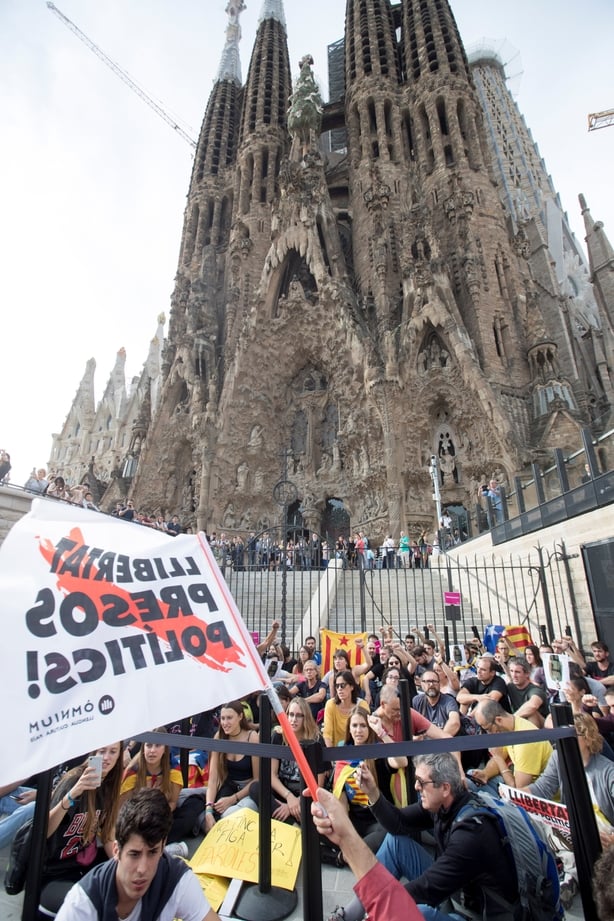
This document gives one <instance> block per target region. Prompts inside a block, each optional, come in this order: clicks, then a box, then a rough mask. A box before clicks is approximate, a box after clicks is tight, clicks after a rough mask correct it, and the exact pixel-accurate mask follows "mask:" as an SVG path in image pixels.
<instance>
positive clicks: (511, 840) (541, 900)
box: [454, 791, 565, 921]
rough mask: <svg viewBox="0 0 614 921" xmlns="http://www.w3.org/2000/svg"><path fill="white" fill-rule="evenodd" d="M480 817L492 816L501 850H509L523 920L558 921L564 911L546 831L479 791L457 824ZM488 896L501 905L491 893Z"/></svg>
mask: <svg viewBox="0 0 614 921" xmlns="http://www.w3.org/2000/svg"><path fill="white" fill-rule="evenodd" d="M480 816H494V818H495V819H496V821H497V823H498V825H499V830H500V832H501V839H502V842H503V846H504V848H509V850H510V852H511V855H512V858H513V860H514V865H515V867H516V875H517V877H518V894H519V900H520V906H521V916H520V917H521V918H522V919H523V921H561V919H562V918H564V916H565V915H564V911H563V908H562V906H561V902H560V898H559V895H560V890H559V875H558V870H557V866H556V861H555V859H554V855H553V854H552V852H551V850H550V848H549V847H548V843H547V839H546V835H545V832H544V831H542V829H541V827H540V826H539V824H538V823H537V822H535V823H534V822H532V821H531V819H530V817H529V815H528V814H527V813H526V812H525V811H524V809H521V808H520V807H519V806H515V805H514V804H513V803H509V802H506V801H505V800H502V799H499V797H497V796H493V795H491V794H489V793H486V792H482V791H480V792H479V793H476V794H474V795H473V796H472V799H471V802H469V803H467V805H466V806H463V807H462V809H460V810H459V812H458V814H457V816H456V817H455V819H454V824H456V823H457V822H466V821H471V820H472V819H473V820H475V821H476V822H479V821H480ZM488 895H489V896H490V897H491V898H494V899H495V901H499V902H500V903H501V902H502V899H501V896H499V895H498V894H497V893H496V892H493V891H492V890H488Z"/></svg>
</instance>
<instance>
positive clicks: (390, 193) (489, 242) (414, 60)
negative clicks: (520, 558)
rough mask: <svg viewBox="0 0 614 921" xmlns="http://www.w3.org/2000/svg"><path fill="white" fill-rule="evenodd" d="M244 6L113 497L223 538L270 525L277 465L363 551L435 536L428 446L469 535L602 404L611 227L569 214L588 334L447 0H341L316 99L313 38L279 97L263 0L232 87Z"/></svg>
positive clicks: (281, 65) (271, 3)
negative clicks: (329, 87)
mask: <svg viewBox="0 0 614 921" xmlns="http://www.w3.org/2000/svg"><path fill="white" fill-rule="evenodd" d="M294 5H295V0H293V6H294ZM243 6H244V3H243V2H242V0H234V2H233V0H231V2H229V3H228V6H227V12H228V16H229V24H228V28H227V33H226V44H225V46H224V48H223V50H222V56H221V65H220V69H219V72H218V77H217V80H216V82H215V85H214V87H213V91H212V93H211V97H210V99H209V103H208V105H207V110H206V113H205V117H204V120H203V125H202V129H201V134H200V138H199V142H198V148H197V151H196V156H195V161H194V169H193V172H192V177H191V181H190V188H189V193H188V201H187V206H186V212H185V224H184V230H183V237H182V243H181V254H180V260H179V266H178V270H177V279H176V287H175V291H174V293H173V298H172V310H171V322H170V329H169V338H168V343H167V346H166V349H165V357H164V368H163V378H164V384H163V388H162V392H161V394H160V398H159V400H158V403H157V409H156V410H155V412H154V413H153V419H152V421H151V423H150V424H149V427H148V428H147V430H146V431H145V430H143V442H142V446H141V448H140V456H139V460H138V471H137V474H136V476H135V478H134V480H133V482H132V487H131V488H132V493H133V495H134V497H135V499H136V501H137V503H138V505H139V507H140V508H144V509H149V510H151V511H156V510H157V509H158V508H162V511H163V513H164V514H169V513H173V512H177V513H178V514H179V515H180V516H181V518H182V522H183V524H184V525H191V526H193V527H198V528H202V529H205V530H207V531H209V532H210V533H211V532H213V531H217V532H218V533H219V532H220V531H222V530H223V531H225V532H226V533H227V534H229V535H230V534H241V535H242V536H244V535H245V533H246V532H249V531H251V530H253V531H254V532H257V531H261V530H264V529H266V528H267V527H269V526H272V525H274V524H276V523H277V521H278V520H279V506H278V505H277V504H276V502H275V499H274V488H275V486H276V484H277V482H278V480H279V476H280V469H281V467H282V461H281V458H282V457H283V459H284V460H283V467H284V469H285V471H286V475H287V477H288V479H290V480H291V481H292V483H293V485H294V487H295V488H296V499H295V501H294V503H293V504H292V505H291V506H290V507H289V508H288V509H287V511H288V518H289V520H290V521H292V522H294V523H295V524H297V525H299V526H300V527H302V528H304V529H305V531H306V532H307V531H315V532H317V533H319V534H321V535H323V536H326V537H327V538H328V540H329V542H330V543H331V546H332V542H334V540H335V539H336V537H337V536H338V535H339V534H340V533H342V534H344V535H347V534H348V533H351V532H352V531H354V530H358V529H360V530H364V531H365V532H366V533H368V535H369V537H371V538H372V539H373V540H374V541H375V542H379V541H380V540H381V539H383V537H384V535H385V534H386V533H391V534H392V535H393V537H394V538H395V539H397V538H398V535H399V531H400V529H401V528H402V529H404V530H405V531H407V532H409V533H410V534H411V536H416V537H417V536H418V535H419V533H420V531H421V530H422V529H426V530H427V532H428V533H429V534H432V533H433V526H434V522H433V501H432V483H431V480H430V476H429V473H428V464H429V462H430V458H431V457H432V456H433V455H435V456H436V457H437V459H438V462H439V469H440V480H441V483H440V486H441V492H442V497H443V502H444V503H445V504H446V506H447V507H449V508H451V509H452V511H453V512H454V514H455V515H456V516H457V518H456V520H457V521H458V523H459V528H460V529H461V530H463V531H467V532H469V531H470V528H471V519H472V516H473V517H475V516H474V512H475V497H476V493H477V488H478V484H479V483H481V482H484V481H485V480H487V479H490V478H491V477H492V476H493V475H495V476H497V478H498V479H499V481H500V482H501V483H502V484H503V485H504V486H509V485H510V484H511V483H512V481H513V477H514V476H517V475H523V474H524V472H525V471H526V470H527V466H528V465H529V464H530V463H532V462H534V461H536V460H539V459H540V458H543V457H544V456H545V455H544V452H546V451H547V450H548V449H549V448H550V447H551V446H553V445H556V446H558V447H562V448H564V449H566V450H569V452H570V453H571V452H572V451H574V450H575V449H576V448H577V447H578V444H579V442H580V436H579V429H580V428H581V427H582V426H583V425H592V427H593V430H597V428H598V426H599V425H600V424H602V422H603V419H604V418H606V412H607V408H608V406H611V403H612V396H611V395H612V388H611V386H610V384H609V383H608V380H607V379H608V376H609V375H610V364H611V363H609V361H608V358H607V356H608V355H609V356H610V357H611V347H610V343H609V341H606V338H605V336H606V335H609V334H610V333H609V332H608V330H610V331H611V326H612V322H611V320H612V317H613V316H614V313H613V312H612V311H613V309H614V308H613V304H612V301H613V300H614V291H612V288H611V285H610V282H609V281H608V279H609V276H610V275H611V274H612V272H611V261H612V259H611V255H612V251H611V248H608V247H609V244H607V238H606V237H605V234H604V233H603V232H602V229H601V228H600V226H599V225H596V224H593V222H592V219H591V218H590V214H589V213H588V209H586V208H585V221H586V226H587V233H588V234H589V249H590V250H591V271H592V273H593V277H594V279H595V284H596V286H597V287H598V298H597V300H598V303H599V307H600V310H601V314H602V316H603V317H606V318H609V325H608V330H606V329H605V323H604V336H603V337H601V338H600V335H601V334H600V332H599V331H598V330H597V331H596V332H595V333H594V334H591V336H592V338H591V339H590V342H589V338H588V334H585V333H584V332H580V333H579V334H576V333H574V331H573V328H572V321H573V318H572V317H571V314H570V310H569V294H568V292H566V290H563V289H562V288H561V286H560V285H559V283H558V281H557V277H556V274H555V273H554V272H553V271H551V270H549V268H548V265H549V259H548V255H547V253H546V249H545V246H544V240H543V236H542V235H541V234H540V229H539V227H538V225H537V223H536V221H535V220H533V219H531V220H527V219H526V217H525V216H524V214H520V213H517V214H516V215H515V217H514V219H512V218H511V217H510V213H509V209H507V208H506V203H505V201H502V200H501V197H500V185H498V184H497V183H496V182H495V171H494V169H493V156H494V155H493V153H492V152H491V149H490V148H489V144H488V138H487V132H486V128H485V123H484V107H483V104H482V103H481V101H480V97H479V95H478V92H477V91H476V86H475V84H474V80H473V77H472V74H471V72H470V69H469V65H468V62H467V57H466V54H465V50H464V47H463V43H462V40H461V37H460V35H459V32H458V29H457V26H456V23H455V20H454V16H453V13H452V9H451V4H450V3H449V2H448V0H398V2H391V0H346V20H345V36H344V42H343V43H340V42H338V43H336V45H335V48H336V51H337V52H338V60H340V56H341V52H342V44H344V46H345V48H344V68H343V69H342V68H341V67H339V68H338V73H337V76H339V74H340V73H343V72H344V74H345V86H343V83H344V81H343V79H338V80H337V84H338V85H337V91H336V93H335V101H334V103H332V104H329V105H326V104H323V103H322V99H321V96H320V92H319V88H318V86H317V84H316V81H315V78H314V75H313V73H312V70H311V64H312V59H311V57H310V55H309V51H310V50H312V51H313V50H315V49H308V48H305V49H301V53H302V54H303V55H304V56H303V57H302V59H301V61H300V64H299V62H298V61H295V62H293V66H294V67H297V66H299V67H300V76H299V78H298V80H297V82H296V85H295V88H294V92H293V88H292V82H291V67H290V61H289V57H288V38H287V27H286V17H285V12H284V5H283V3H282V0H264V2H263V5H262V12H261V16H260V19H259V22H258V29H257V34H256V36H255V39H254V43H253V48H252V51H251V57H250V64H249V69H248V74H247V79H246V82H245V85H244V86H243V87H242V86H241V70H240V63H239V56H238V42H239V37H240V27H239V18H240V14H241V12H242V10H243ZM293 12H294V10H293ZM290 22H291V21H290ZM330 38H331V39H334V38H335V36H331V37H330ZM290 99H292V110H291V114H290V117H288V110H289V104H290ZM289 128H290V129H291V130H290V131H289ZM320 129H321V130H320ZM336 129H339V132H340V133H341V135H342V136H343V137H344V138H347V143H343V144H339V145H337V146H336V147H335V148H334V150H333V151H331V150H329V149H328V148H327V146H326V141H327V139H328V138H329V137H330V134H331V132H333V131H335V130H336ZM522 168H523V166H522V162H520V161H519V166H518V169H519V170H521V169H522ZM518 181H519V183H520V185H521V186H522V181H521V180H518ZM522 187H524V186H522ZM608 273H609V275H608ZM587 283H588V282H587ZM589 345H590V348H589ZM580 351H581V352H582V356H583V360H582V362H580V361H579V360H578V356H579V355H580ZM600 381H601V382H603V385H601V384H600ZM139 418H140V417H139ZM599 420H601V423H599ZM139 432H140V430H139ZM113 498H114V496H113V495H112V494H109V497H108V501H109V503H110V502H111V501H112V500H113Z"/></svg>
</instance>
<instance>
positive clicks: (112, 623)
mask: <svg viewBox="0 0 614 921" xmlns="http://www.w3.org/2000/svg"><path fill="white" fill-rule="evenodd" d="M0 591H1V594H0V597H1V599H2V608H1V613H0V618H1V624H2V632H1V637H2V639H1V644H0V674H1V675H2V686H3V689H4V694H3V701H2V704H3V707H2V717H1V726H2V737H3V739H4V745H3V746H2V747H1V748H0V785H4V784H9V783H13V782H14V781H17V780H19V779H21V778H23V777H28V776H30V775H31V774H35V773H37V772H38V771H41V770H45V769H47V768H50V767H53V766H54V765H56V764H61V763H62V762H64V761H66V760H67V759H69V758H74V757H77V756H79V755H81V754H87V752H89V751H91V750H93V749H95V748H97V747H100V746H103V745H107V744H109V743H111V742H116V741H118V740H119V739H127V738H132V737H133V736H134V735H136V734H138V733H141V732H147V731H148V730H151V729H154V728H155V727H156V726H160V725H162V724H165V723H169V722H171V721H175V720H177V719H181V718H183V717H186V716H191V715H193V714H196V713H200V712H202V711H203V710H209V709H211V708H213V707H216V706H218V705H219V704H221V703H224V702H225V701H228V700H234V699H237V698H240V697H242V696H244V695H245V694H248V693H251V692H252V691H256V690H264V689H266V688H267V687H270V682H269V681H268V678H267V676H266V673H265V671H264V668H263V666H262V663H261V661H260V658H259V656H258V653H257V651H256V648H255V646H254V644H253V641H252V639H251V637H250V635H249V633H248V632H247V629H246V627H245V624H244V623H243V621H242V619H241V616H240V614H239V612H238V610H237V607H236V605H235V603H234V600H233V598H232V596H231V594H230V592H229V590H228V587H227V585H226V582H225V580H224V578H223V576H222V574H221V572H220V570H219V568H218V566H217V563H216V562H215V560H214V558H213V554H212V553H211V550H210V549H209V546H208V544H207V541H206V539H205V537H204V535H198V536H195V535H180V536H179V537H175V538H171V537H168V536H167V535H165V534H161V533H160V532H159V531H155V530H154V529H152V528H147V527H142V526H140V525H136V524H131V523H129V522H126V521H121V520H119V519H115V518H111V517H107V516H105V515H101V514H100V513H98V512H92V511H87V510H85V509H82V508H78V507H74V506H70V505H68V504H65V503H61V502H57V501H56V500H52V499H35V500H34V502H33V504H32V510H31V512H30V513H29V514H28V515H26V516H25V517H24V518H22V519H21V521H19V522H18V523H17V524H16V525H15V526H14V527H13V528H12V529H11V531H10V532H9V534H8V536H7V538H6V540H5V541H4V544H3V545H2V547H1V548H0Z"/></svg>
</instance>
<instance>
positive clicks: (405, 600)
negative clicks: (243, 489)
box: [225, 562, 464, 648]
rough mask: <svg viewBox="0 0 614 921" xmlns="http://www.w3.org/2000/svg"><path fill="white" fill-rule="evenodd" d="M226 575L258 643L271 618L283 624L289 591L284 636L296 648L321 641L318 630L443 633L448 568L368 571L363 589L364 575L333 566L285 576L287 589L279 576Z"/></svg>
mask: <svg viewBox="0 0 614 921" xmlns="http://www.w3.org/2000/svg"><path fill="white" fill-rule="evenodd" d="M225 575H226V580H227V582H228V584H229V587H230V590H231V592H232V594H233V597H234V599H235V601H236V602H237V606H238V608H239V611H240V612H241V614H242V616H243V619H244V621H245V622H246V624H247V626H248V629H249V630H251V631H254V632H257V633H258V634H259V636H260V639H262V638H263V637H264V636H265V635H266V633H267V630H268V628H269V626H270V624H271V622H272V621H273V620H275V619H277V620H282V617H283V608H284V604H283V595H284V593H285V623H284V624H283V627H284V629H283V633H284V636H285V638H286V642H287V643H288V645H290V646H291V647H292V648H296V647H297V646H298V645H300V643H301V642H302V640H303V639H304V637H306V636H309V635H311V634H313V635H315V636H316V637H317V635H318V630H319V629H320V628H325V629H330V630H334V631H335V632H338V633H356V632H359V631H361V630H366V631H367V632H369V633H370V632H374V633H379V630H380V627H382V626H383V625H385V626H388V625H391V626H392V627H393V629H394V631H395V633H396V634H397V635H398V636H399V637H403V636H404V635H405V634H406V633H407V632H410V631H411V628H412V627H415V626H418V627H419V628H420V629H421V630H422V628H423V625H425V624H427V623H431V624H434V625H435V628H436V629H437V632H438V633H440V635H443V627H444V623H445V616H444V603H443V592H444V591H445V590H446V589H447V572H446V571H445V570H439V569H436V568H433V569H426V570H411V569H410V570H403V569H393V570H373V571H368V572H366V573H365V580H364V585H363V584H361V573H360V572H358V571H357V570H343V569H341V568H337V567H336V566H335V563H334V562H331V564H330V566H329V568H328V569H326V570H324V571H322V572H320V571H311V572H288V573H286V579H285V587H284V579H283V574H282V573H280V572H269V571H256V572H247V571H245V572H234V571H226V573H225ZM463 629H464V628H463ZM463 635H464V634H463Z"/></svg>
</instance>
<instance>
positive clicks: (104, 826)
mask: <svg viewBox="0 0 614 921" xmlns="http://www.w3.org/2000/svg"><path fill="white" fill-rule="evenodd" d="M92 754H93V755H94V756H96V757H95V758H93V759H90V758H87V759H86V760H85V761H84V762H83V764H81V765H79V766H78V767H76V768H73V769H72V770H71V771H68V772H67V773H66V774H65V775H64V777H62V778H61V780H60V781H59V783H58V785H57V787H56V788H55V790H54V791H53V794H52V797H51V810H50V812H49V821H48V824H47V855H46V858H45V864H44V867H43V878H42V891H41V899H40V904H41V908H42V909H43V912H44V914H46V915H47V916H48V917H51V918H53V917H55V915H56V913H57V912H58V911H59V909H60V906H61V905H62V902H63V901H64V897H65V896H66V893H67V892H68V890H69V889H70V888H71V886H72V885H73V884H74V883H76V882H77V881H78V880H80V879H81V877H82V876H84V875H85V874H86V873H87V872H88V870H90V869H91V867H92V866H94V864H97V863H102V862H103V861H105V860H106V859H107V858H108V857H111V856H112V848H113V840H114V833H115V819H116V817H117V810H118V808H119V789H120V784H121V778H122V757H121V755H122V743H121V742H114V743H112V744H111V745H106V746H104V747H103V748H99V749H97V750H96V751H95V752H93V753H92Z"/></svg>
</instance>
